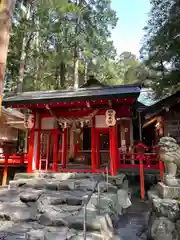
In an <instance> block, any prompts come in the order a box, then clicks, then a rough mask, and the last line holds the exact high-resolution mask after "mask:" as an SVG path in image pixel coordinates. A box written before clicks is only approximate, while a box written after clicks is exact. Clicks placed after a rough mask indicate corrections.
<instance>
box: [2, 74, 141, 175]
mask: <svg viewBox="0 0 180 240" xmlns="http://www.w3.org/2000/svg"><path fill="white" fill-rule="evenodd" d="M140 90H141V87H140V86H139V85H137V84H131V85H116V86H108V85H103V84H101V83H100V82H99V81H97V80H96V79H94V78H93V77H91V78H90V79H89V80H88V82H87V83H86V84H84V85H83V86H82V87H81V88H79V89H77V90H74V89H73V90H71V89H68V90H58V91H39V92H24V93H21V94H19V95H16V96H12V97H9V98H6V99H4V101H3V105H4V106H5V107H11V108H16V109H19V110H21V111H22V112H23V113H25V114H26V116H27V117H26V119H25V125H26V127H27V128H29V136H30V137H29V149H28V161H27V162H28V163H27V164H28V167H27V170H28V172H29V173H31V172H34V171H39V170H43V171H44V170H45V171H54V172H73V171H74V172H77V171H78V172H97V173H101V172H104V171H105V167H106V166H107V164H109V166H110V167H109V169H110V173H111V175H116V174H117V172H118V169H119V168H121V160H120V154H119V152H120V151H123V149H124V150H125V151H127V149H128V151H130V150H131V148H132V147H133V145H134V139H133V121H132V120H133V116H134V114H133V112H134V110H133V108H134V106H135V103H136V102H137V98H138V97H139V94H140Z"/></svg>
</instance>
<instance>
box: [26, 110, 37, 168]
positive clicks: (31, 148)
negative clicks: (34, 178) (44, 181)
mask: <svg viewBox="0 0 180 240" xmlns="http://www.w3.org/2000/svg"><path fill="white" fill-rule="evenodd" d="M33 116H34V126H33V127H32V129H31V130H30V139H29V151H28V168H27V172H28V173H32V163H33V155H34V136H35V132H34V129H35V124H36V114H35V113H33Z"/></svg>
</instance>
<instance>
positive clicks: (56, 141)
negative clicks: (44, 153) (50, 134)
mask: <svg viewBox="0 0 180 240" xmlns="http://www.w3.org/2000/svg"><path fill="white" fill-rule="evenodd" d="M57 159H58V134H57V133H54V153H53V172H56V171H57Z"/></svg>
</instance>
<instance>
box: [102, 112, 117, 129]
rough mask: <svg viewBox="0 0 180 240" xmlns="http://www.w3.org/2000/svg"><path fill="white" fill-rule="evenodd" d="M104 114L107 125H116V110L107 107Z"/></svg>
mask: <svg viewBox="0 0 180 240" xmlns="http://www.w3.org/2000/svg"><path fill="white" fill-rule="evenodd" d="M105 116H106V119H105V121H106V124H107V125H108V127H113V126H115V125H116V112H115V111H114V110H113V109H108V110H107V111H106V113H105Z"/></svg>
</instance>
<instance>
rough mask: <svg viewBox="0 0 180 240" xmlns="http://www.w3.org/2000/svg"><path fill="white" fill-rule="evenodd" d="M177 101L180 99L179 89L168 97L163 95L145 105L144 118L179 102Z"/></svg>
mask: <svg viewBox="0 0 180 240" xmlns="http://www.w3.org/2000/svg"><path fill="white" fill-rule="evenodd" d="M179 101H180V91H178V92H177V93H175V94H172V95H170V96H168V97H165V98H163V99H161V100H159V101H157V102H156V103H155V104H153V105H151V106H149V107H147V108H146V109H145V110H144V114H145V115H146V118H147V119H149V118H151V117H154V116H156V115H158V114H160V113H161V112H163V111H165V110H166V109H167V108H171V107H173V106H174V105H176V104H177V103H179Z"/></svg>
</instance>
